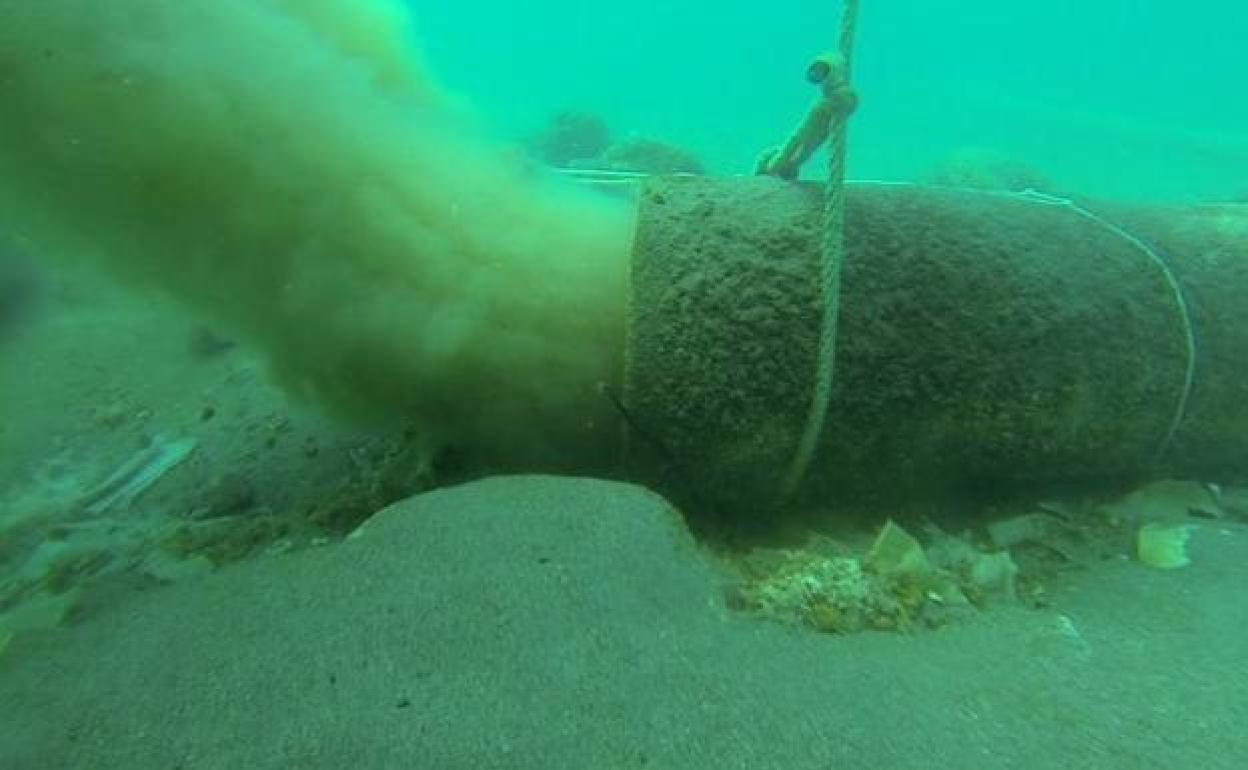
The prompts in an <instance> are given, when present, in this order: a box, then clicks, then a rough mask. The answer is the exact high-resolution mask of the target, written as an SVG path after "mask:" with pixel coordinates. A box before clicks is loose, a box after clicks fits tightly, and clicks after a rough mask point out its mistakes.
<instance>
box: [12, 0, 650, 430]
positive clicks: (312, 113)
mask: <svg viewBox="0 0 1248 770" xmlns="http://www.w3.org/2000/svg"><path fill="white" fill-rule="evenodd" d="M413 39H414V35H413V33H412V29H411V20H410V19H409V18H408V17H407V14H406V11H405V9H404V7H403V5H402V4H401V3H400V2H397V0H179V2H168V1H167V0H110V2H99V0H42V1H41V2H31V1H30V0H0V103H2V104H3V105H4V118H3V120H0V229H4V228H7V230H8V231H9V232H10V233H11V235H12V237H13V238H14V239H15V240H16V241H17V242H18V245H19V246H20V248H21V249H22V250H23V251H26V252H29V253H32V254H36V255H39V256H40V258H41V259H47V260H49V261H51V260H54V259H61V260H78V261H88V262H90V263H92V264H94V265H97V266H99V267H102V268H104V269H106V270H107V271H108V272H111V273H113V274H116V275H119V276H121V277H123V278H124V279H126V280H128V281H129V282H131V283H132V284H136V285H138V286H140V287H147V288H157V289H160V290H163V291H165V292H167V293H169V294H172V295H174V296H176V297H177V298H179V299H181V300H182V301H184V302H185V303H187V304H188V305H189V306H191V307H192V308H194V309H195V310H196V311H197V312H199V313H202V314H205V315H208V316H210V317H212V318H215V319H216V320H217V321H218V322H219V323H221V324H223V325H228V327H230V328H231V329H232V330H233V331H234V332H235V333H238V334H241V335H243V336H245V337H246V338H247V339H248V340H249V341H250V342H251V343H253V344H254V345H255V346H256V347H257V348H258V349H259V350H261V351H262V352H263V353H264V354H265V355H266V356H267V358H268V360H269V362H270V365H271V368H272V371H273V373H274V375H275V377H276V378H277V380H278V381H279V382H280V383H281V384H282V385H283V386H284V387H285V388H287V389H288V390H290V391H291V392H293V393H296V394H298V395H300V396H302V397H304V398H307V399H309V400H312V401H314V402H316V403H319V404H321V405H323V406H325V407H327V408H329V409H331V410H334V411H338V412H341V413H344V414H352V415H374V416H376V415H381V416H391V415H405V416H411V417H413V418H415V419H416V420H417V421H418V422H419V423H420V424H421V425H423V426H424V427H425V428H426V429H427V430H428V431H429V432H430V434H431V435H434V436H436V437H438V438H439V439H442V440H446V441H462V442H466V443H472V444H476V445H481V446H486V447H490V448H493V449H498V450H502V451H504V452H512V453H515V452H518V451H523V452H527V451H530V450H533V449H536V448H538V447H543V446H549V445H551V444H554V445H565V444H566V445H568V446H571V445H573V444H575V443H576V440H577V437H578V436H580V435H582V434H583V433H584V432H585V431H592V430H594V429H595V425H596V424H600V422H601V421H598V422H596V416H601V414H602V402H601V399H600V398H599V397H598V395H597V393H596V385H597V383H599V382H601V381H606V382H613V381H615V380H616V379H617V378H618V372H617V371H616V370H617V368H618V366H619V358H620V347H621V338H622V324H623V312H624V310H623V305H624V298H623V295H624V274H625V259H626V256H625V255H626V252H627V248H628V240H629V238H630V233H631V222H630V216H631V215H630V213H629V212H628V211H627V210H626V208H625V207H624V206H623V205H622V204H619V203H617V202H614V201H608V200H600V199H599V198H598V197H596V196H593V195H591V194H590V193H587V192H583V191H580V190H570V189H566V188H564V187H561V186H559V185H557V184H555V183H553V182H551V181H549V180H547V179H545V178H543V177H541V176H540V175H539V174H535V173H533V171H532V170H531V169H526V168H525V166H524V164H523V163H522V162H520V161H518V160H517V159H516V157H515V156H514V154H509V153H508V152H507V150H506V148H503V147H501V146H498V145H497V144H495V143H493V142H491V141H489V140H487V139H485V138H483V135H482V133H481V132H479V131H476V130H474V128H473V126H472V125H471V122H472V121H471V120H469V119H467V118H466V117H465V116H464V115H463V110H462V109H460V107H461V105H459V104H458V103H457V102H456V101H455V100H454V99H453V98H451V97H449V96H447V95H446V94H445V93H444V92H443V91H442V90H441V89H440V88H439V86H438V85H437V83H436V82H434V80H433V79H432V78H431V76H430V75H429V73H428V70H427V68H426V67H425V66H424V64H423V62H422V59H421V56H420V53H419V51H418V50H417V49H416V47H415V45H414V43H413ZM124 363H125V362H119V365H124Z"/></svg>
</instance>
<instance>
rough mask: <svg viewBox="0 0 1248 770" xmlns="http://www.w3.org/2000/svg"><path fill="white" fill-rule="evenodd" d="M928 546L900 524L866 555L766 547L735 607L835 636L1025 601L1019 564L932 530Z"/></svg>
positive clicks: (815, 547) (820, 543)
mask: <svg viewBox="0 0 1248 770" xmlns="http://www.w3.org/2000/svg"><path fill="white" fill-rule="evenodd" d="M929 529H930V530H931V533H930V534H931V537H930V538H929V539H930V542H929V544H928V546H927V548H924V546H923V545H921V544H920V543H919V541H918V540H917V539H916V538H915V537H914V536H912V535H911V534H910V533H908V532H906V531H905V530H904V529H903V528H902V527H900V526H899V525H897V524H896V523H894V522H892V521H889V522H887V523H886V524H885V525H884V527H883V528H882V529H881V531H880V533H879V535H877V537H876V538H875V541H874V542H873V543H872V545H871V547H870V549H868V550H867V551H866V553H854V552H853V551H852V549H850V548H848V547H846V546H843V545H841V544H838V543H836V542H835V541H832V540H829V539H827V538H822V537H815V538H813V539H812V540H811V542H810V543H809V544H808V545H807V546H805V547H802V548H798V549H792V550H769V549H760V550H759V551H756V552H755V553H753V554H751V556H750V557H748V558H747V559H745V560H744V562H743V565H742V569H743V572H744V576H745V580H744V581H743V583H742V584H741V585H739V586H738V587H737V588H736V589H735V591H734V595H733V599H734V604H735V605H737V606H739V607H742V608H745V609H751V610H755V611H757V612H759V613H761V614H763V615H765V616H767V617H771V618H774V619H777V620H782V621H787V622H792V623H796V624H799V625H804V626H809V627H811V628H814V629H816V630H818V631H823V632H827V633H850V632H854V631H862V630H867V629H877V630H903V631H904V630H909V629H912V628H916V627H925V626H938V625H942V624H944V623H946V622H948V621H949V620H951V619H952V618H954V617H955V616H957V615H959V614H963V613H968V612H972V611H974V610H975V609H976V608H982V607H985V606H988V605H990V604H992V603H995V602H1009V603H1013V602H1015V601H1017V598H1018V589H1017V586H1016V582H1017V575H1018V567H1017V566H1016V565H1015V564H1014V561H1013V560H1012V559H1011V558H1010V555H1009V553H1008V552H1006V551H1003V550H1002V551H993V552H983V551H980V550H978V549H977V548H975V547H974V546H972V545H971V544H970V543H968V542H966V541H965V540H963V539H961V538H955V537H952V536H950V535H947V534H945V533H943V532H940V531H939V530H937V529H936V528H935V527H930V528H929Z"/></svg>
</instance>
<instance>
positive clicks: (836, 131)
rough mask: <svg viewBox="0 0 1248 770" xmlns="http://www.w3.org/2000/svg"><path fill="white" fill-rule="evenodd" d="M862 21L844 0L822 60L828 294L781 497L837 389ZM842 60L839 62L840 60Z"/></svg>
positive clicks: (811, 449)
mask: <svg viewBox="0 0 1248 770" xmlns="http://www.w3.org/2000/svg"><path fill="white" fill-rule="evenodd" d="M857 22H858V2H857V0H845V4H844V6H843V7H842V10H841V39H840V46H839V49H838V53H839V57H838V58H839V61H827V60H825V61H824V62H823V64H824V66H825V67H826V72H825V73H824V77H823V78H822V81H821V83H822V86H823V94H824V99H823V102H824V103H825V104H827V105H828V106H829V107H830V108H831V110H830V111H831V113H832V114H831V120H830V124H829V128H830V131H831V134H830V137H829V139H828V182H827V187H826V188H825V191H824V204H823V243H822V249H821V250H820V276H819V278H820V281H819V292H820V296H821V297H822V299H823V315H822V318H821V320H820V324H819V348H818V355H817V356H816V369H815V383H814V389H813V393H812V395H811V400H810V404H809V408H808V410H807V413H806V424H805V426H804V427H803V429H802V435H801V438H800V439H799V440H798V444H797V449H796V451H795V452H794V454H793V459H792V460H791V462H790V463H789V468H788V470H787V471H786V472H785V475H784V478H783V479H782V481H781V484H780V500H781V502H785V501H787V500H788V499H790V498H791V497H792V496H793V493H794V492H795V491H796V490H797V487H798V485H799V484H801V482H802V480H803V479H804V478H805V477H806V472H807V470H808V469H809V468H810V461H811V459H812V458H813V457H814V453H815V447H816V446H817V445H818V443H819V438H820V436H821V435H822V434H823V427H824V422H825V421H826V419H827V415H828V403H829V401H830V400H831V395H832V377H833V373H834V372H833V364H834V363H835V360H836V331H837V322H838V320H839V317H840V311H841V264H842V263H843V262H844V260H845V148H846V139H847V131H846V128H847V124H848V122H849V120H848V119H849V115H850V114H851V113H852V112H853V110H854V107H856V106H857V97H856V96H855V95H854V93H853V91H852V90H851V89H850V86H849V83H850V74H851V71H852V63H853V49H854V30H855V27H856V25H857ZM819 65H820V62H819V61H816V63H815V65H812V67H811V70H810V74H811V75H812V79H813V76H816V75H817V74H818V72H817V69H816V68H817V67H819ZM838 65H839V66H838Z"/></svg>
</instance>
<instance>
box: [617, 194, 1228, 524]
mask: <svg viewBox="0 0 1248 770" xmlns="http://www.w3.org/2000/svg"><path fill="white" fill-rule="evenodd" d="M639 200H640V202H639V213H638V223H637V230H636V234H635V239H634V247H633V254H632V264H631V288H630V297H629V309H628V313H627V317H628V322H627V324H628V328H627V333H626V336H627V342H626V352H625V365H624V369H625V375H624V379H625V385H624V389H623V398H622V402H623V410H624V413H625V415H626V417H627V420H626V423H627V427H626V434H627V435H626V439H625V464H626V466H627V468H628V471H629V474H630V476H632V477H633V478H636V479H640V480H644V481H646V482H648V483H649V484H651V485H652V486H654V487H656V488H657V489H659V490H660V491H662V492H664V493H665V494H668V495H669V496H671V497H673V498H674V499H676V500H679V501H685V502H687V503H688V504H691V505H696V506H698V507H702V508H706V507H709V508H711V509H713V510H716V511H722V512H738V513H745V514H747V515H748V514H750V513H751V512H754V514H755V515H757V513H758V512H759V511H760V510H766V509H768V508H769V507H770V506H772V505H774V503H775V501H776V500H777V499H778V495H779V494H780V491H779V484H780V479H781V478H782V477H783V475H784V472H785V469H786V467H788V465H789V463H790V461H791V459H792V457H793V452H794V451H795V447H796V446H797V443H798V441H799V437H800V436H801V433H802V429H803V420H804V419H805V417H806V415H807V411H808V404H809V400H810V398H811V397H812V386H813V383H812V381H811V380H812V372H813V370H814V364H813V362H814V361H816V360H817V359H816V354H817V350H816V348H817V344H818V336H819V318H820V307H821V298H820V297H819V296H818V293H819V290H818V285H819V281H818V278H817V276H818V269H819V256H818V250H819V238H820V205H821V200H822V198H821V188H820V187H819V186H818V185H812V184H794V183H786V182H782V181H778V180H776V179H773V178H769V177H752V178H751V177H745V178H735V179H718V180H710V179H703V178H663V179H652V180H650V181H648V182H647V183H646V184H645V185H644V186H643V189H642V191H641V193H640V199H639ZM845 232H846V238H847V242H846V253H845V262H844V268H843V269H844V276H843V282H842V286H841V297H840V330H839V340H838V342H837V352H836V360H835V372H836V376H835V380H834V382H833V386H832V390H831V394H830V400H829V404H828V410H827V423H826V424H825V426H824V427H823V430H822V433H821V439H820V441H819V443H818V445H817V448H816V452H815V455H814V460H813V462H812V464H811V466H810V469H809V471H808V472H807V474H806V477H805V480H804V483H803V485H802V487H801V488H800V490H799V499H798V500H795V501H794V502H800V501H802V500H804V501H805V502H807V503H811V502H815V501H821V502H824V503H826V502H829V501H836V500H841V501H852V500H871V499H877V500H878V499H880V498H911V499H914V498H919V497H925V496H933V495H938V494H941V493H945V492H950V493H952V492H954V491H958V492H959V493H964V492H965V491H967V490H968V489H992V490H996V491H997V492H999V493H1003V494H1008V493H1009V491H1010V490H1018V489H1024V488H1028V489H1033V490H1035V489H1045V488H1051V487H1054V486H1069V485H1083V484H1096V483H1099V482H1127V481H1134V480H1140V479H1142V478H1147V477H1150V476H1155V475H1161V474H1168V475H1180V476H1184V475H1185V476H1192V477H1197V478H1201V479H1206V480H1216V479H1218V478H1222V477H1226V476H1228V475H1231V474H1242V472H1243V460H1244V457H1245V452H1246V450H1248V379H1245V378H1244V377H1243V375H1242V367H1243V362H1244V361H1248V303H1245V302H1244V301H1243V287H1245V286H1248V206H1244V205H1239V204H1227V205H1189V206H1126V205H1117V204H1105V203H1099V202H1098V203H1083V202H1076V201H1073V200H1067V199H1063V198H1055V197H1051V196H1046V195H1041V194H1037V193H1030V192H1028V193H1019V194H1013V193H1004V192H985V191H972V190H958V189H944V188H933V187H924V186H919V185H910V184H893V183H856V184H851V185H850V187H849V190H848V201H847V210H846V227H845Z"/></svg>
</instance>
